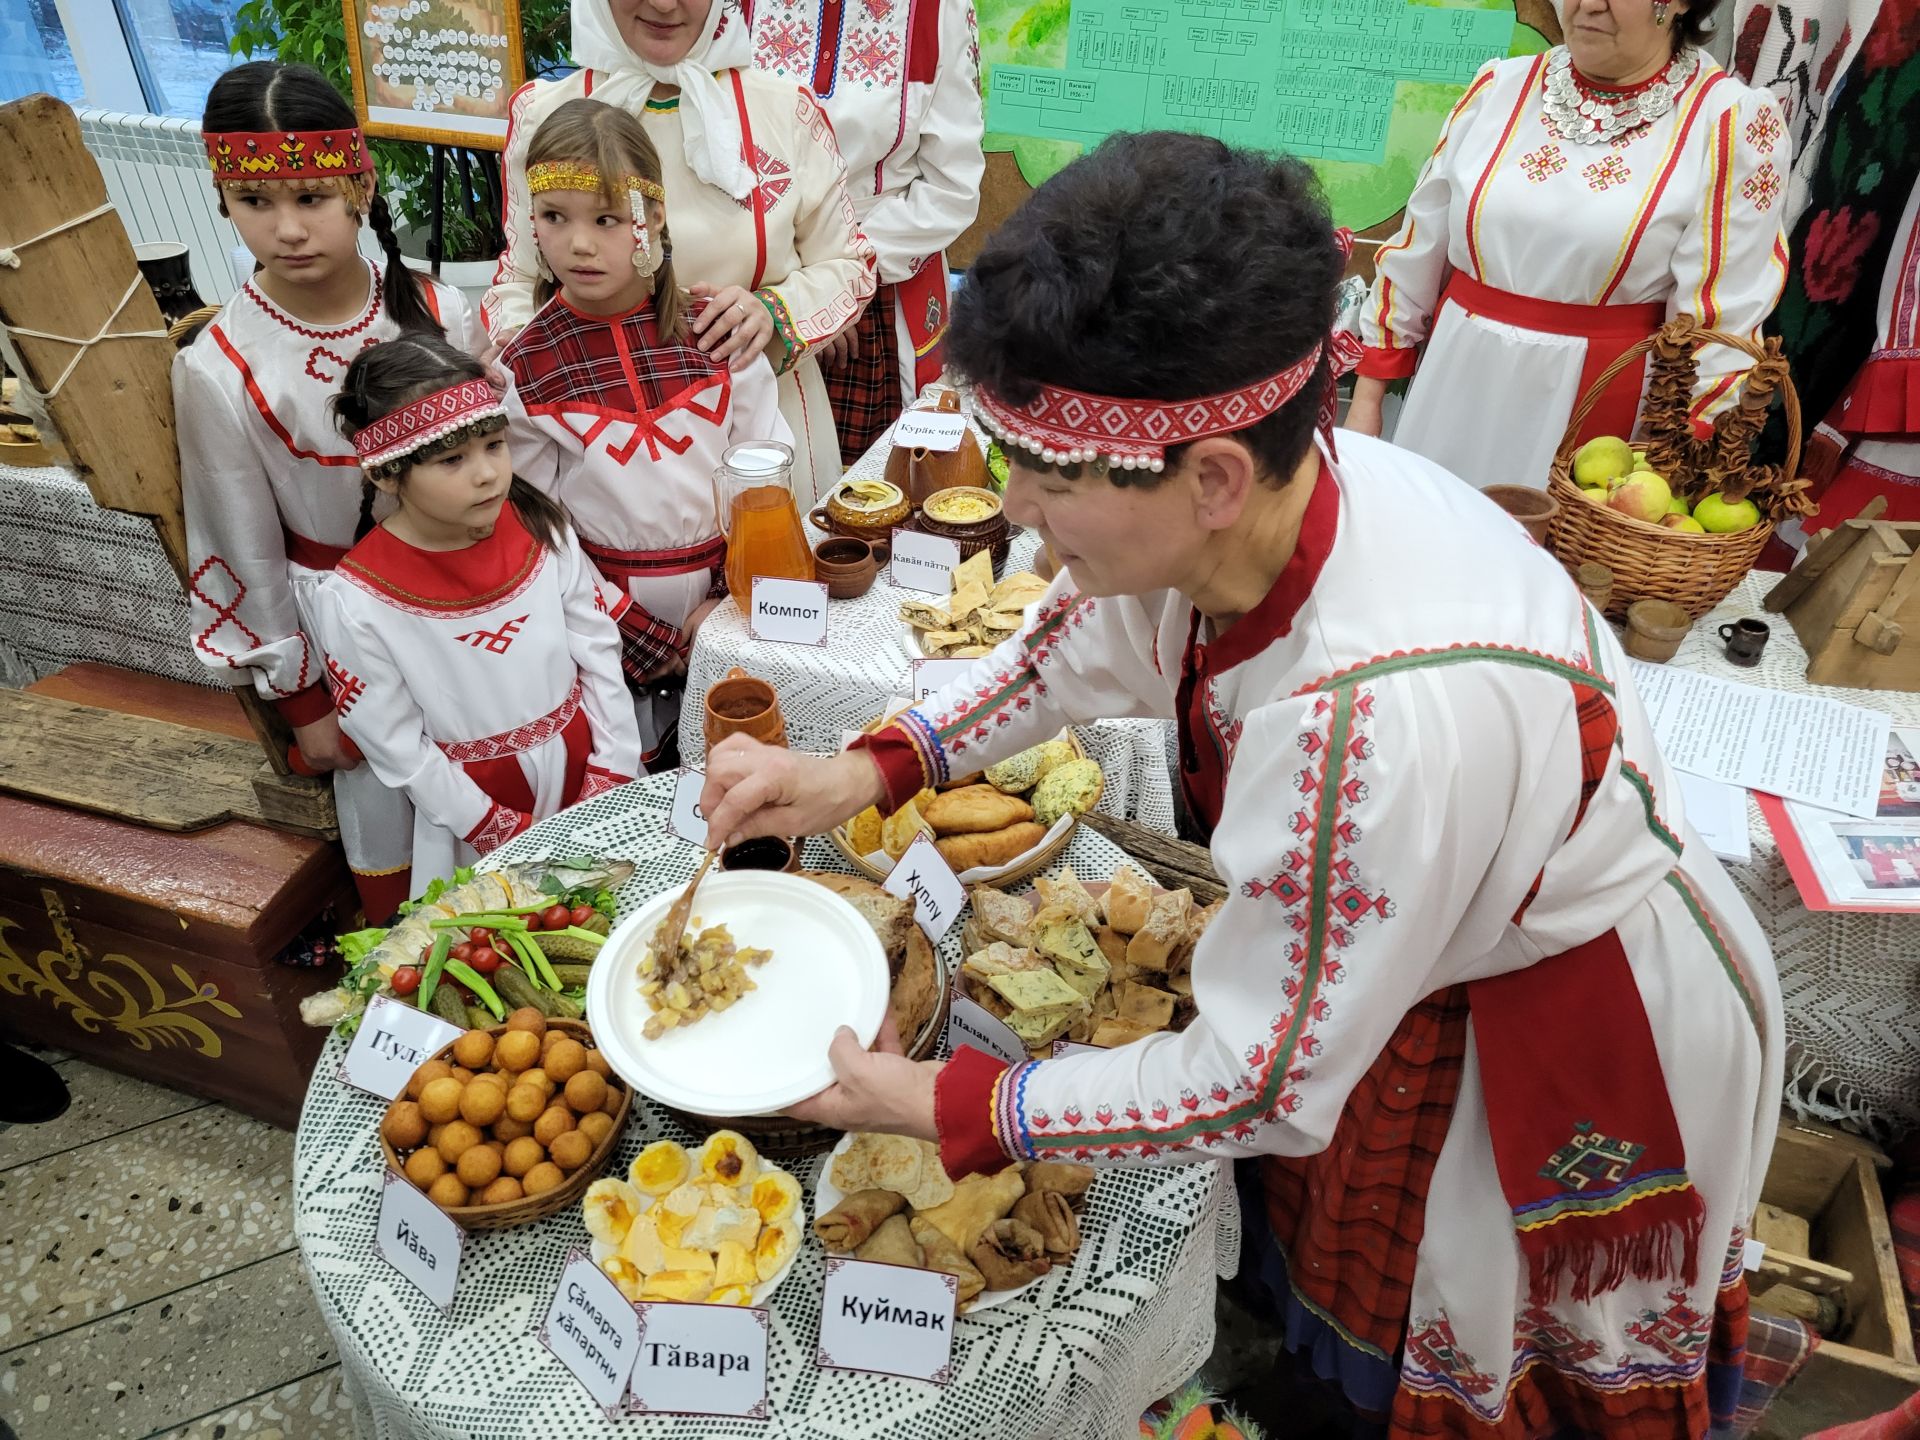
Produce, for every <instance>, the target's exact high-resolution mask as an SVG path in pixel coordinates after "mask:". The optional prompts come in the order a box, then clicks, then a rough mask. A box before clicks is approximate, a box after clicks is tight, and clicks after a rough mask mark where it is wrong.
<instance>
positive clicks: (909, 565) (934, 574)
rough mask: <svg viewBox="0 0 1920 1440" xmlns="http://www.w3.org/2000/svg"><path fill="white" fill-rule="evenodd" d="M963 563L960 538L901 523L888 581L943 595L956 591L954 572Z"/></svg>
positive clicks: (895, 540)
mask: <svg viewBox="0 0 1920 1440" xmlns="http://www.w3.org/2000/svg"><path fill="white" fill-rule="evenodd" d="M959 567H960V542H959V541H958V540H949V539H947V538H946V537H945V536H944V535H922V534H921V533H920V532H919V531H918V530H905V529H902V528H900V527H898V526H896V527H894V531H893V558H892V559H890V560H889V561H888V562H887V582H888V583H889V584H892V585H897V586H899V587H900V588H901V589H902V590H921V591H924V592H926V593H927V594H929V595H938V596H939V597H940V598H941V599H943V600H944V599H946V597H947V596H949V595H951V594H952V593H953V572H954V571H955V570H957V569H958V568H959Z"/></svg>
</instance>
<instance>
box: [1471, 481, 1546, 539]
mask: <svg viewBox="0 0 1920 1440" xmlns="http://www.w3.org/2000/svg"><path fill="white" fill-rule="evenodd" d="M1480 493H1481V494H1482V495H1484V496H1486V497H1487V498H1488V499H1489V500H1491V501H1493V503H1494V504H1496V505H1498V506H1499V507H1500V508H1501V509H1502V510H1504V511H1506V512H1507V513H1508V514H1509V515H1511V516H1513V518H1514V519H1516V520H1518V521H1519V522H1520V525H1521V527H1522V528H1523V529H1524V530H1525V531H1526V532H1527V534H1529V535H1531V536H1532V537H1533V543H1534V544H1536V545H1544V544H1546V543H1547V527H1548V526H1550V525H1551V524H1552V523H1553V517H1554V516H1556V515H1558V514H1559V513H1560V502H1559V501H1558V500H1556V499H1554V498H1553V497H1552V496H1551V495H1549V494H1547V492H1546V491H1544V490H1536V489H1534V487H1533V486H1531V485H1489V486H1487V487H1486V488H1485V489H1483V490H1482V491H1481V492H1480Z"/></svg>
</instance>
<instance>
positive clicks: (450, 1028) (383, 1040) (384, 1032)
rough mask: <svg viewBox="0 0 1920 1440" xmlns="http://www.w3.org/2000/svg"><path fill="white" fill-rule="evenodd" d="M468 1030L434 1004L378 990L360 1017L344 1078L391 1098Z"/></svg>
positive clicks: (356, 1086)
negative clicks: (429, 1007)
mask: <svg viewBox="0 0 1920 1440" xmlns="http://www.w3.org/2000/svg"><path fill="white" fill-rule="evenodd" d="M466 1033H467V1032H466V1031H464V1030H462V1029H461V1028H460V1027H459V1026H458V1025H450V1024H448V1023H447V1022H446V1021H445V1020H442V1019H441V1018H440V1017H439V1016H438V1015H436V1014H434V1013H433V1012H432V1011H431V1010H422V1009H421V1008H420V1007H419V1006H417V1005H412V1004H409V1003H408V1002H406V1001H404V1000H396V999H394V998H393V997H392V996H391V995H376V996H374V997H373V999H372V1000H370V1001H368V1002H367V1013H366V1014H365V1015H363V1016H361V1017H360V1028H359V1029H358V1030H357V1031H355V1032H354V1036H353V1044H351V1045H349V1046H348V1047H347V1054H346V1058H345V1059H344V1060H342V1061H341V1062H340V1079H341V1080H342V1081H344V1082H345V1083H346V1084H348V1085H351V1086H353V1088H354V1089H356V1090H365V1091H368V1092H370V1093H371V1094H374V1095H378V1096H379V1097H380V1098H381V1099H382V1100H391V1099H393V1098H394V1097H395V1096H396V1095H398V1094H399V1093H400V1092H401V1091H402V1090H404V1089H406V1088H407V1082H408V1081H409V1080H411V1079H412V1078H413V1072H414V1071H416V1070H418V1069H419V1068H420V1067H421V1066H422V1065H424V1064H426V1063H427V1061H429V1060H431V1059H432V1058H433V1056H434V1052H435V1051H438V1050H443V1049H445V1048H446V1047H447V1046H449V1045H451V1044H452V1043H453V1042H454V1041H456V1040H458V1039H459V1038H460V1037H461V1036H462V1035H464V1034H466Z"/></svg>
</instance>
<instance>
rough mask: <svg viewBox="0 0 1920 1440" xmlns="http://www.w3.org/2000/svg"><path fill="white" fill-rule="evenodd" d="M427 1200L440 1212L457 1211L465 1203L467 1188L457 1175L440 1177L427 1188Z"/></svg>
mask: <svg viewBox="0 0 1920 1440" xmlns="http://www.w3.org/2000/svg"><path fill="white" fill-rule="evenodd" d="M427 1198H428V1199H429V1200H431V1201H433V1203H434V1204H436V1205H438V1206H439V1207H440V1208H441V1209H442V1210H458V1209H460V1208H462V1207H463V1206H464V1205H465V1204H466V1203H467V1187H466V1186H464V1185H462V1184H461V1183H460V1177H459V1176H458V1175H442V1176H441V1177H440V1178H439V1179H438V1180H436V1181H434V1182H433V1184H432V1186H431V1187H429V1188H428V1190H427Z"/></svg>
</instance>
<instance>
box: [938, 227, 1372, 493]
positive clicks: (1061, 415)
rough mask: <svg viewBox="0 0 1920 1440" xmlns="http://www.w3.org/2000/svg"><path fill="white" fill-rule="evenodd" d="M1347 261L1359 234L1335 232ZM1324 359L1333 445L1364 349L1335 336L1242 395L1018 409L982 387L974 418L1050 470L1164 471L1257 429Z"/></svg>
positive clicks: (1062, 392)
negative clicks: (1341, 392)
mask: <svg viewBox="0 0 1920 1440" xmlns="http://www.w3.org/2000/svg"><path fill="white" fill-rule="evenodd" d="M1334 243H1335V245H1336V246H1338V247H1339V250H1340V253H1341V255H1342V257H1345V256H1348V255H1351V254H1352V253H1353V232H1352V231H1350V230H1346V229H1340V230H1336V231H1335V232H1334ZM1322 353H1326V354H1328V355H1329V356H1330V359H1331V364H1330V365H1329V367H1328V377H1327V391H1326V394H1325V396H1324V397H1323V398H1322V400H1321V404H1320V413H1319V416H1318V417H1317V420H1318V424H1319V428H1320V430H1321V432H1322V433H1323V434H1325V435H1326V436H1327V439H1328V443H1329V445H1331V443H1332V431H1333V421H1334V416H1335V414H1336V405H1337V400H1338V395H1337V391H1336V389H1335V384H1336V382H1337V381H1338V379H1339V377H1340V376H1342V375H1344V374H1346V373H1347V372H1348V371H1349V370H1351V369H1352V368H1353V367H1354V366H1355V365H1356V364H1357V363H1358V362H1359V359H1360V343H1359V341H1358V340H1356V339H1355V338H1354V337H1353V336H1352V335H1350V334H1347V333H1345V332H1344V331H1336V332H1334V333H1333V334H1331V335H1329V336H1328V337H1327V338H1326V339H1325V340H1324V341H1322V342H1321V343H1320V344H1318V345H1315V346H1314V347H1313V349H1311V350H1309V351H1308V352H1307V353H1306V355H1304V356H1303V357H1302V358H1301V359H1299V360H1296V361H1295V362H1294V363H1293V364H1291V365H1289V366H1287V368H1286V369H1284V370H1282V371H1280V372H1279V373H1278V374H1277V375H1269V376H1267V377H1266V378H1265V379H1263V380H1256V381H1254V382H1253V384H1251V385H1245V386H1242V387H1241V388H1240V389H1238V390H1227V391H1223V392H1222V393H1220V394H1218V395H1202V396H1198V397H1195V398H1194V399H1190V400H1133V399H1125V398H1122V397H1119V396H1113V395H1088V394H1085V393H1083V392H1081V391H1079V390H1068V389H1066V388H1064V387H1062V386H1056V385H1042V386H1041V387H1040V393H1039V394H1038V395H1036V396H1035V397H1034V398H1033V400H1032V401H1031V402H1029V403H1028V404H1026V405H1013V404H1009V403H1008V402H1007V401H1005V400H1003V399H1001V398H1000V397H999V396H997V395H995V394H994V393H993V392H992V391H991V390H987V389H985V388H983V387H978V386H976V387H973V389H972V392H971V394H972V400H973V413H974V417H975V418H976V419H978V420H979V421H980V423H981V424H982V425H984V426H985V427H986V428H987V429H989V430H991V431H992V432H993V433H994V434H995V435H996V436H998V437H999V439H1000V440H1001V441H1002V443H1004V444H1009V445H1018V446H1019V447H1020V448H1021V449H1023V450H1026V451H1028V452H1029V453H1031V454H1033V455H1035V456H1038V457H1039V459H1040V460H1041V461H1042V462H1043V463H1044V464H1048V465H1053V464H1061V465H1072V464H1079V463H1082V462H1084V461H1089V460H1096V459H1099V460H1104V461H1105V462H1106V463H1107V464H1108V465H1110V466H1112V467H1113V468H1115V469H1119V470H1153V471H1159V470H1163V469H1165V468H1166V455H1167V449H1168V447H1169V446H1174V445H1186V444H1189V443H1191V442H1192V441H1195V440H1204V439H1206V438H1207V437H1208V436H1210V435H1226V434H1230V433H1231V432H1233V431H1235V430H1244V429H1246V428H1247V427H1248V426H1249V425H1255V424H1258V423H1259V422H1260V421H1262V420H1264V419H1266V418H1267V417H1268V416H1269V415H1271V414H1273V413H1274V412H1275V411H1277V410H1279V409H1280V407H1281V406H1283V405H1285V404H1286V403H1287V402H1288V401H1290V400H1292V399H1293V398H1294V396H1296V395H1298V394H1299V393H1300V391H1301V390H1302V389H1303V388H1305V386H1306V384H1307V382H1308V381H1309V380H1311V379H1312V378H1313V373H1314V371H1315V369H1317V368H1318V366H1319V364H1320V357H1321V355H1322Z"/></svg>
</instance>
